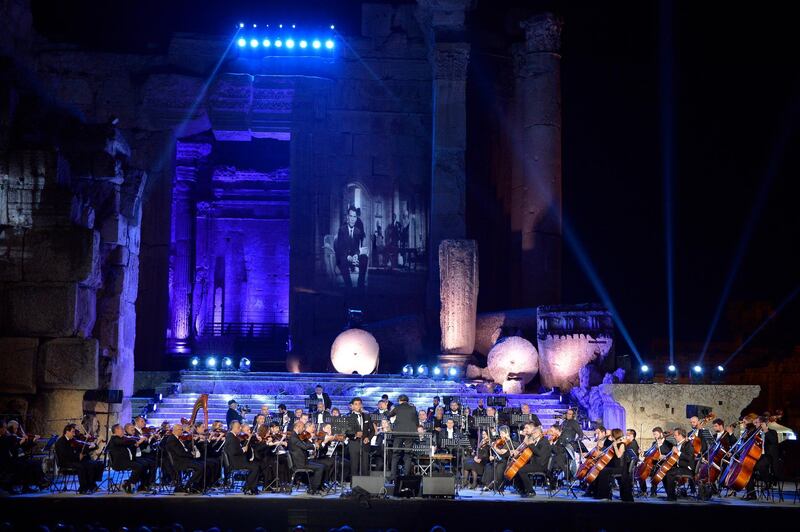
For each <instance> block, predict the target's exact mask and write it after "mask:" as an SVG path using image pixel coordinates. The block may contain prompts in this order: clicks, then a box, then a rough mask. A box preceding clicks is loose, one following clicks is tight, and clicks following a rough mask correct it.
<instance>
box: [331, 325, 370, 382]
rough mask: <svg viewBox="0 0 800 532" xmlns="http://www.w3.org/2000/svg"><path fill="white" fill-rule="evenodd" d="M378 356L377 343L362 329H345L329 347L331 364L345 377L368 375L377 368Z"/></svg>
mask: <svg viewBox="0 0 800 532" xmlns="http://www.w3.org/2000/svg"><path fill="white" fill-rule="evenodd" d="M378 355H379V348H378V341H377V340H375V337H374V336H372V335H371V334H370V333H368V332H367V331H364V330H362V329H347V330H346V331H344V332H342V333H340V334H339V336H337V337H336V340H334V341H333V345H331V363H333V367H334V368H335V369H336V371H338V372H339V373H344V374H346V375H351V374H352V373H358V374H359V375H369V374H370V373H372V372H373V371H375V370H376V369H377V367H378Z"/></svg>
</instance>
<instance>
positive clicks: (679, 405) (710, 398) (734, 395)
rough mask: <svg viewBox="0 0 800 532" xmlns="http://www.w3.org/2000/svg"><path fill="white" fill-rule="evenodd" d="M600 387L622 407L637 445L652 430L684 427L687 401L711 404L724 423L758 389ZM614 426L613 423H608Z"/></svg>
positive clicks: (647, 438)
mask: <svg viewBox="0 0 800 532" xmlns="http://www.w3.org/2000/svg"><path fill="white" fill-rule="evenodd" d="M601 390H602V392H603V393H605V394H608V395H609V396H610V397H611V398H613V399H614V401H616V402H617V403H618V404H619V405H621V406H622V407H623V408H624V410H625V427H620V428H623V429H625V428H629V429H634V430H636V431H637V432H638V433H639V434H640V438H639V439H640V442H641V443H640V445H642V444H644V445H645V447H646V446H648V445H650V443H651V442H652V435H651V430H652V429H653V427H656V426H660V427H662V428H663V429H664V430H669V429H673V428H675V427H683V428H687V427H688V426H689V422H688V420H687V418H686V405H703V406H710V407H712V408H713V412H714V415H715V416H716V417H719V418H721V419H723V420H724V421H725V422H726V423H732V422H734V421H736V420H738V419H739V417H740V416H741V414H742V411H743V410H744V409H745V408H746V407H747V406H748V405H749V404H750V403H751V402H752V401H753V400H754V399H755V398H756V397H758V395H759V393H760V392H761V387H760V386H756V385H742V386H733V385H703V384H616V383H615V384H602V385H601ZM608 428H615V427H608Z"/></svg>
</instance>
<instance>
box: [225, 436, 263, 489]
mask: <svg viewBox="0 0 800 532" xmlns="http://www.w3.org/2000/svg"><path fill="white" fill-rule="evenodd" d="M241 430H242V424H241V423H239V422H238V421H232V422H231V425H230V428H229V429H228V433H227V434H225V454H226V455H227V456H228V463H229V464H230V469H231V470H236V469H246V470H247V480H245V483H244V488H243V490H242V492H243V493H244V494H245V495H258V475H259V473H260V472H261V469H262V467H261V465H260V464H258V463H255V462H251V461H250V460H249V458H248V455H247V454H245V451H244V450H243V449H242V444H241V442H240V438H239V435H240V433H241Z"/></svg>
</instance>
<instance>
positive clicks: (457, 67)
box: [434, 43, 470, 81]
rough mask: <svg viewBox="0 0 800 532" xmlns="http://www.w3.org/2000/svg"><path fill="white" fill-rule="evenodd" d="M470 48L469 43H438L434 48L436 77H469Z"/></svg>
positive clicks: (447, 78)
mask: <svg viewBox="0 0 800 532" xmlns="http://www.w3.org/2000/svg"><path fill="white" fill-rule="evenodd" d="M469 50H470V46H469V44H467V43H437V44H436V47H435V49H434V59H435V62H436V63H435V64H436V70H435V74H434V77H435V78H436V79H443V80H452V81H464V80H466V79H467V67H468V66H469Z"/></svg>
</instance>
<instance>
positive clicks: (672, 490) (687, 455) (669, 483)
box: [664, 428, 695, 501]
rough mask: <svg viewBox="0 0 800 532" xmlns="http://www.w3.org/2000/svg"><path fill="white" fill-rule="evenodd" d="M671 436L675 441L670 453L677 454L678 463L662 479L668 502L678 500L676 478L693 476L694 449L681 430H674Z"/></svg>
mask: <svg viewBox="0 0 800 532" xmlns="http://www.w3.org/2000/svg"><path fill="white" fill-rule="evenodd" d="M672 434H673V435H674V436H675V441H676V444H675V446H674V447H673V451H672V452H676V453H677V454H678V463H676V464H675V465H674V466H673V467H672V468H671V469H670V470H669V471H667V474H666V476H665V477H664V488H665V489H666V490H667V500H668V501H676V500H678V495H677V480H676V477H678V476H679V475H694V466H695V456H694V447H693V446H692V442H690V441H689V440H688V439H687V438H686V431H685V430H684V429H682V428H676V429H675V430H673V431H672ZM675 448H677V450H675Z"/></svg>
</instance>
